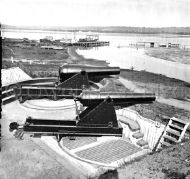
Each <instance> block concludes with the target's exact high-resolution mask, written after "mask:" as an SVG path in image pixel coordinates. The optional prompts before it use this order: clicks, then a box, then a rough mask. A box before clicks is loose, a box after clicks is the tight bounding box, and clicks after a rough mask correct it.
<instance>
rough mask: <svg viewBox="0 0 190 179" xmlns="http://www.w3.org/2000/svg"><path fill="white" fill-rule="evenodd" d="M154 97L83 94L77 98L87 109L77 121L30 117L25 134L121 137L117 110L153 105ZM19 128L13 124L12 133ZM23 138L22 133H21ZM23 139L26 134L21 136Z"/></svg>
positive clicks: (89, 92) (78, 114)
mask: <svg viewBox="0 0 190 179" xmlns="http://www.w3.org/2000/svg"><path fill="white" fill-rule="evenodd" d="M154 100H155V96H154V94H138V95H137V94H135V95H132V94H130V95H129V94H126V93H120V94H117V93H102V92H98V91H97V92H92V91H84V92H82V93H81V94H80V95H79V96H77V97H76V98H75V101H80V102H81V104H83V106H84V107H86V109H84V110H83V111H82V112H81V111H80V110H78V109H76V111H77V115H76V118H75V120H71V119H68V120H54V119H36V118H32V117H28V118H27V119H26V121H25V124H24V125H23V126H22V127H21V128H22V129H23V133H32V134H40V135H54V136H56V137H57V140H58V141H60V140H61V138H62V137H65V136H117V137H119V136H120V137H121V136H122V130H123V129H122V127H121V125H120V124H119V123H118V121H117V116H116V113H115V107H116V106H119V107H128V106H129V105H133V104H139V103H151V102H153V101H154ZM18 128H19V124H15V122H14V123H11V124H10V130H14V129H16V130H17V129H18ZM19 134H20V133H19ZM22 135H23V134H22Z"/></svg>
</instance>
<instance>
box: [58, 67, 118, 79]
mask: <svg viewBox="0 0 190 179" xmlns="http://www.w3.org/2000/svg"><path fill="white" fill-rule="evenodd" d="M82 71H85V72H87V73H88V77H89V78H90V79H93V78H97V77H106V76H109V75H119V74H120V68H119V67H95V66H84V65H77V64H64V65H63V66H61V67H60V68H59V76H60V81H61V82H62V81H64V80H66V79H68V78H70V77H71V76H73V75H74V74H77V73H81V72H82Z"/></svg>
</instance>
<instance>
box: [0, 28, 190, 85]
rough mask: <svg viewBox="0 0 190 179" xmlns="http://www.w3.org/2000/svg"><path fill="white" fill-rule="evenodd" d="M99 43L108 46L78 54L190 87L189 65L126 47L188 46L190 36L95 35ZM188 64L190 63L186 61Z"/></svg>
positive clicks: (21, 34)
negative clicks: (154, 44) (144, 44)
mask: <svg viewBox="0 0 190 179" xmlns="http://www.w3.org/2000/svg"><path fill="white" fill-rule="evenodd" d="M98 35H99V37H100V40H105V41H110V46H104V47H98V48H92V49H86V50H77V52H78V53H79V54H80V55H83V56H84V57H85V58H91V59H92V58H93V59H98V60H106V61H107V62H109V63H110V66H119V67H120V68H125V69H131V68H133V69H134V70H145V71H148V72H152V73H157V74H162V75H166V76H168V77H172V78H176V79H180V80H183V81H186V82H189V83H190V65H189V64H183V63H179V62H172V61H166V60H162V59H160V58H154V57H150V56H147V55H146V54H145V53H144V49H136V48H130V47H129V44H131V43H136V42H138V41H144V42H150V41H153V42H158V43H165V44H167V43H175V44H182V45H188V46H189V45H190V36H185V35H171V34H166V35H164V34H157V35H155V34H148V35H147V34H125V33H122V34H121V33H98ZM2 36H3V37H11V38H29V39H35V40H39V39H40V38H44V37H45V36H53V38H54V39H61V38H72V39H79V38H84V37H85V33H83V32H77V33H71V32H59V31H36V30H30V31H29V30H25V31H23V30H22V31H19V30H6V31H3V32H2ZM189 60H190V59H189Z"/></svg>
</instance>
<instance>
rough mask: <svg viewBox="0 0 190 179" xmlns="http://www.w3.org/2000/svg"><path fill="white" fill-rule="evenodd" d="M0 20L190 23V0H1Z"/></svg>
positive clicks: (21, 22)
mask: <svg viewBox="0 0 190 179" xmlns="http://www.w3.org/2000/svg"><path fill="white" fill-rule="evenodd" d="M0 22H1V23H2V24H8V25H18V26H20V25H21V26H136V27H170V26H176V27H187V26H190V0H0Z"/></svg>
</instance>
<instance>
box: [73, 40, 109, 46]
mask: <svg viewBox="0 0 190 179" xmlns="http://www.w3.org/2000/svg"><path fill="white" fill-rule="evenodd" d="M109 44H110V42H109V41H86V42H75V43H73V44H72V45H73V46H77V47H100V46H109Z"/></svg>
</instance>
